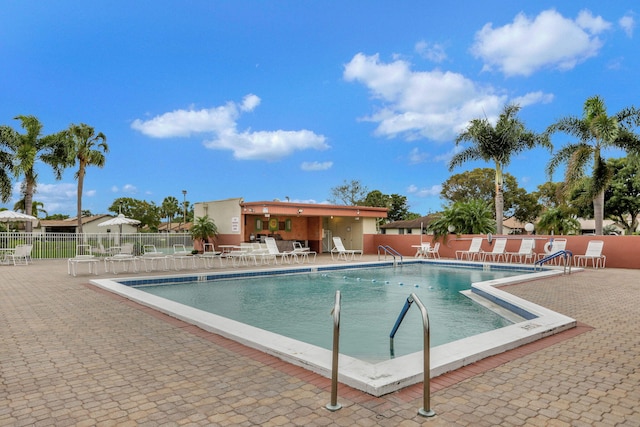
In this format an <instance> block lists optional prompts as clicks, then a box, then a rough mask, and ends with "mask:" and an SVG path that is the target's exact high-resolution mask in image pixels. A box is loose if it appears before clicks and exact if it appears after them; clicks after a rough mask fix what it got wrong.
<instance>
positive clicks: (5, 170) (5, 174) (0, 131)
mask: <svg viewBox="0 0 640 427" xmlns="http://www.w3.org/2000/svg"><path fill="white" fill-rule="evenodd" d="M11 131H12V130H11V129H7V127H6V126H0V201H2V202H3V203H6V202H8V201H9V199H10V198H11V176H12V175H13V162H12V159H13V156H12V155H11V153H10V152H9V151H7V150H6V148H8V145H7V142H8V140H9V138H10V137H11V133H12V132H11Z"/></svg>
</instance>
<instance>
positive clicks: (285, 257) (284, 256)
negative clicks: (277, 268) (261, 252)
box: [264, 237, 291, 264]
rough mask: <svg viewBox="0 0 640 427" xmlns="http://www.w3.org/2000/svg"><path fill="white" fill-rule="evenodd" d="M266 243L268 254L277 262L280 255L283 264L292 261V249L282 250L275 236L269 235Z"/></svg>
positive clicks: (265, 240)
mask: <svg viewBox="0 0 640 427" xmlns="http://www.w3.org/2000/svg"><path fill="white" fill-rule="evenodd" d="M264 243H265V244H266V245H267V251H268V252H267V253H268V255H269V256H272V257H273V259H274V262H275V263H276V264H277V263H278V257H280V259H281V261H282V263H283V264H284V263H285V262H286V263H287V264H288V263H290V262H291V258H289V256H290V255H291V251H283V252H280V249H278V244H277V243H276V239H274V238H273V237H267V238H265V239H264Z"/></svg>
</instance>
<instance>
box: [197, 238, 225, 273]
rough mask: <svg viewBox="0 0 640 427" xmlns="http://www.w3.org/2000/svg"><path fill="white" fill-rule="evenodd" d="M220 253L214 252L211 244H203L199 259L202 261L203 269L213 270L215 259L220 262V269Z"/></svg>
mask: <svg viewBox="0 0 640 427" xmlns="http://www.w3.org/2000/svg"><path fill="white" fill-rule="evenodd" d="M221 255H222V252H221V251H216V249H215V247H214V245H213V243H205V244H204V245H203V250H202V253H201V254H200V255H199V258H200V259H201V260H202V264H203V265H204V267H205V268H213V266H214V261H215V260H216V258H217V259H218V260H219V261H220V267H222V256H221Z"/></svg>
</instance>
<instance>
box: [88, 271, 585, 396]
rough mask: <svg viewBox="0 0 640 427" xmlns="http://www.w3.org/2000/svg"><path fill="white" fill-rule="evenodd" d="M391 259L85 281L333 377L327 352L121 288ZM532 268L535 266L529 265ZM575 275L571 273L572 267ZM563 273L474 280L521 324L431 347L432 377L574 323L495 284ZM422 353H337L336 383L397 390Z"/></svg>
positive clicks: (376, 391) (414, 375)
mask: <svg viewBox="0 0 640 427" xmlns="http://www.w3.org/2000/svg"><path fill="white" fill-rule="evenodd" d="M410 262H421V263H434V264H440V265H448V266H452V265H453V266H468V267H475V268H477V267H482V268H484V269H487V268H489V269H490V268H491V266H492V265H495V266H496V267H499V268H502V269H504V268H514V269H516V268H517V269H522V266H516V267H514V266H513V265H511V266H509V265H505V264H483V263H477V262H456V261H451V260H429V261H424V260H420V261H410ZM389 264H390V263H389V262H368V263H354V264H331V265H323V266H314V265H311V266H301V267H292V266H290V267H286V268H282V269H280V268H278V269H274V270H247V271H242V272H221V273H191V274H179V275H175V274H174V275H167V276H161V277H158V276H155V277H154V276H149V277H122V278H113V279H94V280H91V281H90V283H91V284H93V285H95V286H98V287H100V288H102V289H105V290H108V291H110V292H113V293H115V294H118V295H120V296H123V297H125V298H127V299H130V300H132V301H135V302H137V303H139V304H142V305H144V306H147V307H150V308H153V309H155V310H158V311H160V312H162V313H165V314H167V315H170V316H172V317H175V318H177V319H180V320H183V321H185V322H187V323H190V324H193V325H195V326H198V327H199V328H201V329H203V330H206V331H208V332H212V333H216V334H218V335H221V336H223V337H226V338H229V339H232V340H234V341H236V342H239V343H241V344H243V345H246V346H248V347H251V348H255V349H257V350H260V351H263V352H265V353H268V354H271V355H273V356H276V357H278V358H280V359H282V360H284V361H286V362H288V363H291V364H293V365H296V366H300V367H303V368H305V369H308V370H310V371H312V372H315V373H317V374H320V375H322V376H325V377H328V378H330V377H331V361H332V354H331V351H329V350H326V349H323V348H320V347H318V346H314V345H311V344H307V343H304V342H301V341H297V340H294V339H291V338H287V337H284V336H281V335H278V334H275V333H272V332H268V331H265V330H263V329H259V328H256V327H253V326H249V325H246V324H243V323H240V322H237V321H234V320H231V319H227V318H224V317H221V316H218V315H215V314H212V313H207V312H205V311H202V310H199V309H195V308H192V307H188V306H186V305H183V304H181V303H177V302H173V301H169V300H167V299H164V298H161V297H157V296H155V295H151V294H148V293H146V292H144V291H141V290H138V289H136V288H133V287H131V285H129V286H127V285H123V284H122V283H120V282H125V283H130V284H136V285H139V284H144V283H145V281H147V282H149V283H158V282H160V281H167V280H171V281H175V280H176V279H178V280H187V279H186V278H189V280H193V278H194V277H195V278H196V279H197V280H202V281H204V280H206V279H207V278H209V277H212V278H213V277H215V278H219V277H230V276H231V277H238V276H247V277H249V276H256V275H261V274H282V273H287V272H290V273H300V272H305V271H309V272H315V271H331V270H337V269H345V268H366V267H371V266H386V265H389ZM531 269H532V270H533V268H531ZM574 271H576V269H574ZM562 274H563V271H562V269H556V268H547V269H545V270H543V271H539V272H535V273H529V274H526V275H518V276H512V277H508V278H503V279H496V280H490V281H485V282H478V283H472V285H471V292H473V293H474V294H475V295H477V296H480V297H482V298H485V299H487V300H488V301H491V302H492V303H493V304H498V305H500V306H502V307H504V308H507V309H509V310H512V311H515V312H516V313H517V314H518V315H519V316H520V317H523V318H525V319H526V320H524V321H522V322H519V323H516V324H513V325H509V326H506V327H503V328H500V329H497V330H494V331H489V332H485V333H481V334H478V335H475V336H472V337H468V338H465V339H462V340H458V341H454V342H452V343H448V344H443V345H440V346H437V347H434V348H432V349H431V353H430V361H431V377H432V378H433V377H437V376H439V375H442V374H444V373H446V372H449V371H452V370H455V369H458V368H460V367H463V366H466V365H469V364H472V363H474V362H477V361H478V360H481V359H484V358H486V357H489V356H492V355H496V354H499V353H502V352H505V351H507V350H510V349H513V348H516V347H519V346H521V345H524V344H527V343H530V342H533V341H536V340H538V339H541V338H544V337H546V336H549V335H553V334H555V333H558V332H561V331H564V330H566V329H570V328H573V327H575V326H576V321H575V319H572V318H570V317H567V316H564V315H562V314H559V313H556V312H554V311H552V310H549V309H547V308H545V307H542V306H539V305H537V304H534V303H531V302H529V301H526V300H524V299H522V298H519V297H516V296H514V295H511V294H509V293H507V292H504V291H501V290H500V289H499V286H504V285H512V284H516V283H522V282H526V281H532V280H538V279H543V278H549V277H553V276H557V275H562ZM423 378H424V376H423V352H421V351H420V352H416V353H412V354H409V355H406V356H401V357H397V358H394V359H390V360H386V361H383V362H378V363H375V364H373V363H368V362H364V361H362V360H359V359H355V358H353V357H350V356H347V355H343V354H341V355H340V357H339V376H338V379H339V381H340V382H342V383H344V384H346V385H349V386H351V387H353V388H355V389H358V390H361V391H364V392H366V393H369V394H371V395H373V396H382V395H384V394H388V393H391V392H393V391H396V390H399V389H401V388H404V387H407V386H409V385H413V384H416V383H419V382H422V381H423Z"/></svg>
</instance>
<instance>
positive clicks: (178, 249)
mask: <svg viewBox="0 0 640 427" xmlns="http://www.w3.org/2000/svg"><path fill="white" fill-rule="evenodd" d="M171 258H172V259H173V266H174V267H175V269H176V270H178V261H180V268H185V262H187V263H189V262H191V268H193V269H194V270H195V269H196V268H198V266H197V265H196V257H194V256H193V254H192V253H191V251H188V250H187V248H186V247H185V246H184V245H182V244H176V245H173V254H171Z"/></svg>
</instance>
